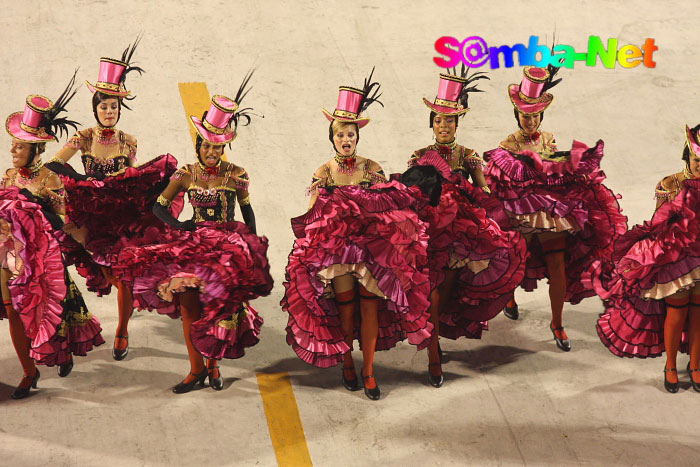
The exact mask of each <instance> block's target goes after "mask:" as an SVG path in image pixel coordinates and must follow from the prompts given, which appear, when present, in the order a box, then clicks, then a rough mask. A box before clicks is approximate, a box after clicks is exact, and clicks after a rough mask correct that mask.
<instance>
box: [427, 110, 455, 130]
mask: <svg viewBox="0 0 700 467" xmlns="http://www.w3.org/2000/svg"><path fill="white" fill-rule="evenodd" d="M436 115H437V114H436V113H435V112H433V111H432V110H431V111H430V128H432V127H433V120H435V116H436ZM454 117H455V128H458V127H459V116H457V115H455V116H454Z"/></svg>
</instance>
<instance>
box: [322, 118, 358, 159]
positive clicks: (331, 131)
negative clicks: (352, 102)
mask: <svg viewBox="0 0 700 467" xmlns="http://www.w3.org/2000/svg"><path fill="white" fill-rule="evenodd" d="M336 121H337V122H338V123H339V124H341V123H342V124H344V125H355V133H357V141H355V144H357V143H359V142H360V127H359V125H358V124H357V123H355V122H342V121H340V120H333V122H336ZM333 122H331V124H330V125H328V139H329V140H330V142H331V144H332V145H333V149H335V151H336V152H338V148H336V147H335V141H333Z"/></svg>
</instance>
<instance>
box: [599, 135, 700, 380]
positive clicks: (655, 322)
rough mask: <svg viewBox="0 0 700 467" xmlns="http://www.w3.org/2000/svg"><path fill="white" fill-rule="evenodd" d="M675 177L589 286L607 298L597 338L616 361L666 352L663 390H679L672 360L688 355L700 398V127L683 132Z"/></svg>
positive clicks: (665, 181)
mask: <svg viewBox="0 0 700 467" xmlns="http://www.w3.org/2000/svg"><path fill="white" fill-rule="evenodd" d="M685 130H686V143H685V148H684V149H683V156H682V160H683V162H684V163H685V166H684V167H683V170H682V171H681V172H678V173H675V174H673V175H669V176H668V177H664V178H663V179H662V180H661V181H660V182H659V184H658V185H657V187H656V212H655V213H654V215H653V217H652V218H651V220H650V221H646V222H644V223H643V224H642V225H637V226H635V227H633V228H632V230H630V231H629V232H627V233H626V234H625V235H624V236H622V238H620V239H619V240H618V241H617V243H616V245H615V255H614V262H613V261H608V262H606V261H598V262H596V263H595V265H594V266H593V267H592V268H591V281H592V284H593V286H594V287H595V290H596V292H597V293H598V295H600V296H601V298H603V299H604V300H605V313H603V314H601V316H600V318H599V319H598V326H597V328H598V335H599V336H600V339H601V341H602V342H603V344H605V346H606V347H607V348H608V349H609V350H610V351H611V352H612V353H614V354H615V355H617V356H619V357H640V358H646V357H658V356H660V355H661V354H662V353H663V352H664V351H666V365H665V366H664V387H665V388H666V390H667V391H668V392H671V393H676V392H678V389H679V383H678V370H677V367H676V357H677V355H678V351H679V350H681V351H683V352H686V353H690V362H689V363H688V367H687V370H688V373H689V376H690V382H691V384H692V387H693V389H694V390H695V391H698V392H700V255H699V254H698V251H699V248H700V225H699V224H698V218H697V213H698V211H699V210H700V138H699V137H698V135H699V133H700V125H697V126H695V127H694V128H693V129H690V128H688V127H687V126H686V128H685Z"/></svg>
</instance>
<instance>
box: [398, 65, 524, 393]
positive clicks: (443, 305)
mask: <svg viewBox="0 0 700 467" xmlns="http://www.w3.org/2000/svg"><path fill="white" fill-rule="evenodd" d="M480 79H488V77H487V76H486V75H485V74H484V73H475V74H473V75H472V76H471V77H469V76H467V70H466V68H465V67H464V66H463V67H462V70H461V73H460V75H457V74H456V70H453V71H452V72H451V74H440V84H439V87H438V94H437V96H436V98H435V101H434V102H430V101H429V100H427V99H425V98H424V99H423V102H424V103H425V105H426V106H428V108H429V109H430V128H432V130H433V134H434V138H435V142H434V143H433V144H431V145H430V146H428V147H425V148H422V149H418V150H416V151H415V152H414V153H413V156H412V157H411V159H410V160H409V162H408V165H409V167H418V166H421V165H432V166H435V167H436V168H437V169H438V170H439V171H440V172H441V173H442V176H443V179H444V182H443V184H442V195H441V197H440V202H439V204H438V206H437V207H435V208H433V207H430V206H425V207H424V208H423V209H421V210H420V211H419V215H420V217H421V219H422V220H424V221H426V222H427V223H428V225H429V228H428V235H429V237H430V240H429V243H428V259H429V262H428V265H429V269H430V287H431V295H430V321H431V323H433V325H434V328H433V337H432V340H431V343H430V346H429V347H428V381H429V383H430V384H431V385H432V386H434V387H436V388H439V387H440V386H442V384H443V376H442V366H441V352H440V348H439V340H438V339H439V336H444V337H447V338H450V339H457V338H458V337H461V336H466V337H468V338H475V339H478V338H480V337H481V333H482V331H483V330H484V329H487V321H488V320H489V319H491V318H493V317H494V316H496V315H497V314H498V313H500V311H501V310H502V309H503V306H504V304H505V303H506V302H507V301H508V300H509V298H510V297H512V296H513V291H514V289H515V288H516V287H517V286H518V285H519V284H520V281H521V280H522V278H523V276H524V272H525V256H526V245H525V242H524V240H523V239H522V237H521V236H520V234H519V233H518V232H511V231H503V230H502V229H501V228H500V227H499V225H498V223H497V222H495V221H494V220H492V219H490V218H489V216H492V217H494V218H497V219H500V220H501V222H502V223H503V225H504V227H505V226H508V225H509V222H508V220H507V217H506V216H505V213H504V212H503V207H502V206H500V205H499V204H498V202H495V203H494V201H495V200H494V199H490V198H489V197H488V196H487V195H486V193H489V192H490V191H489V187H488V185H487V184H486V180H485V179H484V173H483V170H482V167H483V160H482V159H481V157H479V154H477V153H476V152H475V151H474V150H473V149H468V148H466V147H464V146H462V145H459V144H457V141H456V138H455V133H456V131H457V128H458V125H459V117H461V116H464V115H465V114H466V112H467V111H469V107H468V103H469V93H470V92H481V90H480V89H477V85H476V84H474V83H475V82H476V81H478V80H480ZM470 176H471V178H472V180H473V182H474V184H475V185H476V186H477V187H478V188H475V187H474V186H473V185H472V184H471V183H469V181H468V180H467V179H468V178H469V177H470ZM421 178H422V177H421V176H420V175H419V174H413V175H412V174H411V173H410V172H407V173H406V174H404V176H403V177H402V181H403V182H404V183H406V184H408V185H412V184H413V183H415V182H416V181H417V180H420V179H421Z"/></svg>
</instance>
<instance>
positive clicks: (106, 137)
mask: <svg viewBox="0 0 700 467" xmlns="http://www.w3.org/2000/svg"><path fill="white" fill-rule="evenodd" d="M116 134H117V133H116V131H115V130H114V128H105V127H102V126H98V127H97V142H98V143H100V144H103V145H105V146H111V145H113V144H117V143H118V141H117V138H116Z"/></svg>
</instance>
